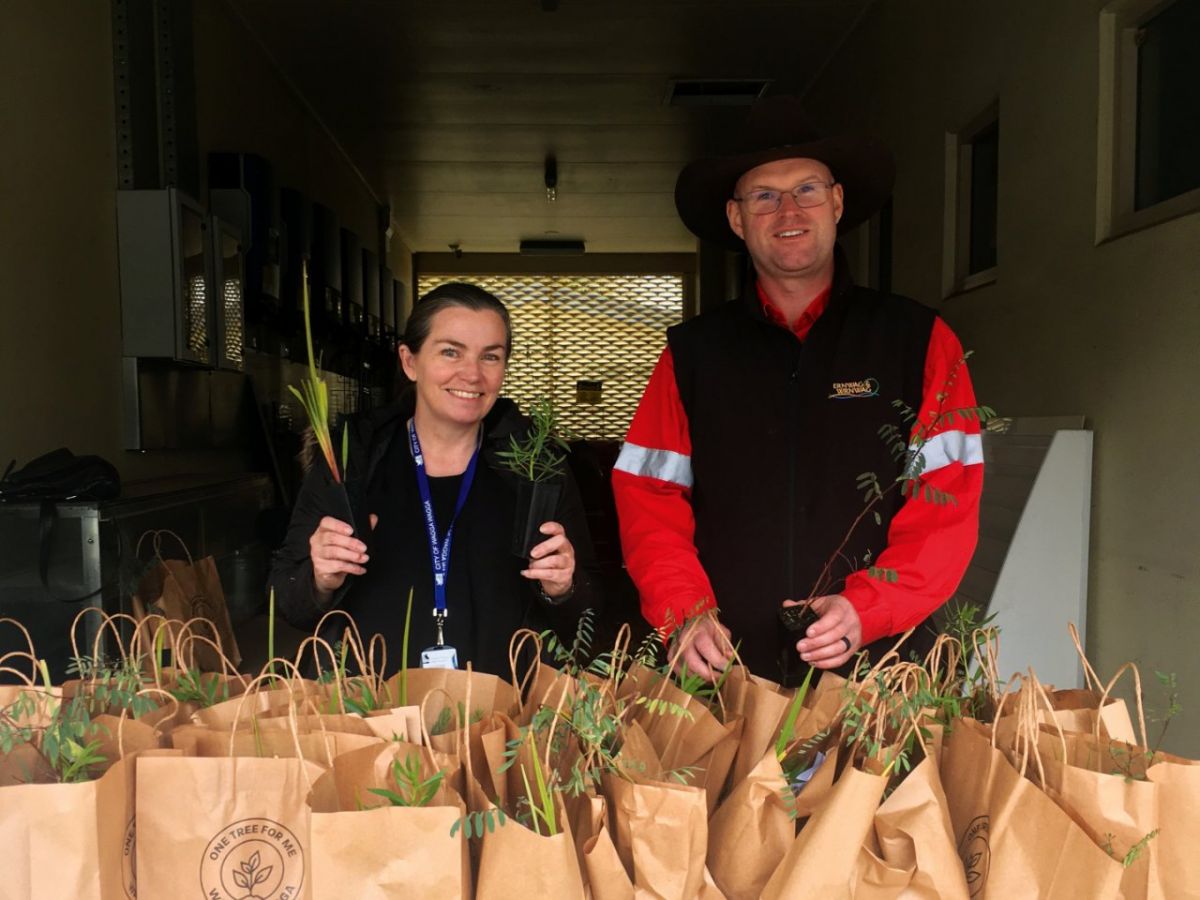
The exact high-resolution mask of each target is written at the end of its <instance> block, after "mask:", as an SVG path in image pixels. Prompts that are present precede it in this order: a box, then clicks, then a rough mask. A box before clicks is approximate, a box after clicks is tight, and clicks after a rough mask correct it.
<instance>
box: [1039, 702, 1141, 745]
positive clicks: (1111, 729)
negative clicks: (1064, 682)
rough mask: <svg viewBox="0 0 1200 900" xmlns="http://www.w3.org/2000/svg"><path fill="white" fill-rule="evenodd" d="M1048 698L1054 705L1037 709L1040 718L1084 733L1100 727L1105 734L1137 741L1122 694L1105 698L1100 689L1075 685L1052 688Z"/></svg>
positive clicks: (1128, 740) (1066, 728) (1121, 739)
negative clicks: (1068, 688)
mask: <svg viewBox="0 0 1200 900" xmlns="http://www.w3.org/2000/svg"><path fill="white" fill-rule="evenodd" d="M1049 699H1050V702H1051V704H1052V706H1053V708H1052V709H1041V710H1039V712H1038V715H1039V718H1040V720H1041V721H1043V722H1045V723H1046V724H1048V725H1054V724H1057V725H1058V726H1059V727H1060V728H1062V730H1063V731H1078V732H1082V733H1085V734H1092V733H1093V732H1095V731H1097V730H1099V732H1100V734H1102V735H1104V736H1105V737H1110V738H1112V739H1113V740H1117V741H1127V742H1129V743H1131V744H1132V743H1135V742H1136V740H1137V738H1136V737H1134V730H1133V721H1132V720H1131V719H1130V718H1129V708H1128V707H1127V706H1126V705H1125V701H1124V700H1122V699H1120V698H1119V697H1109V698H1107V699H1104V698H1103V695H1102V694H1101V692H1099V691H1094V690H1083V689H1079V688H1074V689H1070V690H1061V691H1050V692H1049ZM1102 704H1103V705H1102Z"/></svg>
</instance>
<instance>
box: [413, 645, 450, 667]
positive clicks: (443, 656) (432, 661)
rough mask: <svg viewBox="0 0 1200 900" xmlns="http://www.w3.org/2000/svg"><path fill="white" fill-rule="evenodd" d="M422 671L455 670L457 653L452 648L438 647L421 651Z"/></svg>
mask: <svg viewBox="0 0 1200 900" xmlns="http://www.w3.org/2000/svg"><path fill="white" fill-rule="evenodd" d="M421 668H422V669H457V668H458V651H457V650H455V649H454V648H453V647H446V646H443V645H438V646H436V647H429V648H428V649H425V650H422V651H421Z"/></svg>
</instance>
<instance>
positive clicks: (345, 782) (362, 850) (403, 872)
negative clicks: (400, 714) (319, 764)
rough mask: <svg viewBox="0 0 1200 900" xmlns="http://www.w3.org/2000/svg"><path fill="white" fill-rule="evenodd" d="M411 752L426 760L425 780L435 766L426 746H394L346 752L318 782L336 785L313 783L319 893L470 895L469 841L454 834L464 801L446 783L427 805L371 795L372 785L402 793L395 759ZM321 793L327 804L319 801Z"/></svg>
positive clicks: (315, 888) (316, 890)
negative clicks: (397, 803) (325, 788)
mask: <svg viewBox="0 0 1200 900" xmlns="http://www.w3.org/2000/svg"><path fill="white" fill-rule="evenodd" d="M410 754H416V755H417V757H418V758H420V759H422V766H421V768H422V777H423V778H426V777H429V776H430V775H431V774H432V773H433V772H434V771H435V765H434V763H433V761H432V760H431V759H430V758H429V756H428V750H426V749H425V748H422V747H420V746H419V745H416V744H409V743H392V744H386V745H380V746H376V747H364V748H361V749H359V750H355V751H351V752H349V753H345V754H342V755H341V756H339V757H338V758H337V759H336V760H335V761H334V765H333V768H332V769H331V770H330V771H329V772H327V773H326V774H325V775H323V776H322V778H321V779H320V780H321V781H326V782H332V787H331V790H330V791H329V792H324V791H321V790H320V786H319V785H318V786H317V787H314V790H313V795H312V799H311V800H310V803H311V805H312V809H313V813H312V838H313V839H312V849H313V862H312V875H313V896H314V897H317V898H322V897H355V898H359V897H362V898H388V897H392V898H402V897H403V898H410V897H411V898H429V900H440V898H443V897H447V898H451V900H454V898H461V900H466V898H469V897H470V896H471V867H470V859H469V856H468V854H467V843H466V839H465V837H464V836H463V834H462V831H461V830H458V831H457V832H456V834H455V835H454V836H451V833H450V832H451V830H452V829H453V828H454V824H455V822H457V821H459V819H460V818H461V817H462V816H463V814H464V813H465V812H466V807H465V806H464V804H463V802H462V800H461V798H459V797H458V796H457V795H455V794H453V792H451V791H448V790H446V789H445V788H444V787H443V788H441V789H440V790H439V791H438V793H437V795H435V797H434V798H433V800H432V801H431V802H430V803H429V805H427V806H423V807H400V806H391V805H389V804H388V801H387V800H385V799H384V798H382V797H379V796H377V795H375V794H372V793H371V789H372V788H385V789H388V790H392V791H396V792H399V791H400V788H399V786H398V785H397V784H396V782H395V781H394V780H393V778H392V763H393V761H394V760H395V759H397V758H405V757H407V756H408V755H410ZM444 784H445V781H444V780H443V785H444ZM321 794H325V796H326V798H327V799H326V800H325V802H324V804H322V803H320V802H318V801H317V800H316V798H317V797H318V796H320V795H321ZM330 795H332V796H330Z"/></svg>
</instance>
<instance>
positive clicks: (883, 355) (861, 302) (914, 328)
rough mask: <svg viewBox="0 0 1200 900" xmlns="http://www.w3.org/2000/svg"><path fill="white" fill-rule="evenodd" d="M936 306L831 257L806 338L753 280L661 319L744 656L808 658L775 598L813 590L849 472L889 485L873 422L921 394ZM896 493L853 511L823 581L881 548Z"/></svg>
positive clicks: (704, 515)
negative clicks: (718, 301)
mask: <svg viewBox="0 0 1200 900" xmlns="http://www.w3.org/2000/svg"><path fill="white" fill-rule="evenodd" d="M933 321H934V314H933V312H932V311H931V310H929V309H927V308H926V307H924V306H921V305H920V304H918V303H916V302H914V301H912V300H908V299H906V298H902V297H896V296H890V295H886V294H881V293H879V292H877V291H872V290H869V289H867V288H861V287H857V286H855V285H854V284H853V283H851V281H850V279H849V277H848V275H847V273H846V267H845V265H844V264H839V265H838V267H837V269H836V272H835V277H834V283H833V287H832V292H831V295H830V300H829V305H828V307H827V308H826V310H825V312H824V313H823V314H822V315H821V317H820V318H819V319H817V321H816V323H815V324H814V325H813V328H812V330H811V331H810V332H809V334H808V336H807V337H806V338H805V340H804V341H803V343H801V342H800V341H797V340H796V338H795V337H794V336H793V335H792V333H791V332H790V331H788V330H787V329H785V328H780V327H778V326H776V325H774V324H772V323H770V322H769V321H768V320H767V319H766V318H765V316H764V315H763V311H762V306H761V302H760V300H759V298H758V296H757V293H756V290H755V288H754V286H753V284H751V285H749V286H748V287H747V289H746V292H745V294H744V295H743V296H742V297H741V298H739V299H736V300H732V301H730V302H728V303H726V304H724V305H722V306H720V307H717V308H716V309H714V310H713V311H711V312H709V313H706V314H704V315H702V316H698V317H697V318H695V319H691V320H690V321H688V322H685V323H683V324H682V325H678V326H675V327H674V328H672V329H670V330H669V331H668V341H669V343H670V348H671V354H672V357H673V360H674V365H675V377H676V383H677V385H678V388H679V396H680V400H681V401H682V403H683V406H684V409H685V410H686V412H687V421H688V427H689V430H690V433H691V440H692V454H691V465H692V472H693V474H694V477H695V488H694V490H693V494H692V507H693V509H694V511H695V518H696V533H695V544H696V548H697V550H698V552H699V556H700V560H701V562H702V564H703V566H704V571H705V572H706V573H707V574H708V576H709V578H710V579H711V581H712V586H713V590H714V592H715V593H716V596H717V597H718V598H719V600H720V604H721V621H722V622H724V623H725V624H726V625H728V626H729V627H730V629H731V630H732V632H733V635H734V640H735V641H736V640H740V641H741V642H742V643H741V649H740V653H741V656H742V658H743V659H744V660H745V662H746V664H747V665H748V666H749V667H750V668H751V670H752V671H754V672H758V673H761V674H763V675H766V676H767V677H770V678H776V679H782V680H784V681H785V682H792V683H794V682H795V680H796V678H797V677H798V675H802V674H803V672H802V671H799V672H798V670H803V669H806V667H805V666H804V665H803V663H801V661H800V660H799V658H798V657H797V655H796V652H795V650H794V645H795V641H796V640H797V638H796V637H792V636H789V635H788V634H787V633H786V632H785V631H784V630H783V628H782V626H781V625H780V624H779V621H778V619H777V612H778V603H779V601H780V600H782V599H784V598H792V599H796V600H802V599H804V598H806V597H808V596H810V593H811V592H812V591H813V589H814V587H815V586H816V582H817V580H818V576H819V575H820V573H821V570H822V567H823V566H824V564H825V562H826V561H827V560H828V559H830V557H831V555H832V554H834V553H835V552H836V550H837V547H838V545H839V544H840V543H841V541H842V539H843V537H844V536H845V535H846V533H847V530H848V529H849V528H850V525H851V523H852V522H853V521H854V520H855V517H856V516H857V515H858V514H859V513H860V512H861V511H862V509H863V499H862V494H861V492H860V491H859V490H857V489H856V487H855V483H856V479H857V478H858V476H859V475H860V474H861V473H864V472H875V473H876V474H877V475H878V476H879V478H880V481H881V483H882V484H884V485H887V484H888V483H889V482H890V481H891V480H892V479H893V478H894V477H895V476H896V475H897V474H898V473H899V464H898V463H897V461H896V460H895V459H893V458H892V456H891V455H890V453H889V452H888V448H887V446H886V445H885V444H884V442H883V441H882V440H880V438H879V436H878V429H879V428H880V426H882V425H885V424H888V423H895V424H897V425H901V424H903V423H902V421H901V419H900V418H899V417H898V414H897V411H896V410H895V409H894V408H893V407H892V405H891V401H892V400H893V399H899V400H903V401H904V402H906V403H907V404H908V405H909V406H911V407H913V408H914V409H917V408H919V406H920V403H921V397H922V387H923V374H924V367H925V356H926V350H927V348H928V345H929V335H930V331H931V329H932V326H933ZM859 383H861V384H862V385H863V386H864V390H861V391H859V392H858V393H859V394H861V396H855V397H851V398H848V399H836V396H835V395H837V394H838V393H839V388H838V386H839V385H841V386H845V385H854V384H859ZM902 502H903V501H902V498H900V497H899V495H898V493H897V494H896V495H894V496H892V497H890V498H889V502H888V503H886V504H883V505H882V506H881V507H880V508H879V513H880V518H879V521H878V522H876V521H875V519H874V517H873V516H868V517H866V518H864V519H863V521H862V522H861V523H860V524H859V526H858V527H857V528H856V529H855V530H854V532H853V534H852V536H851V538H850V540H849V542H848V543H847V545H846V547H845V548H844V550H843V551H842V559H840V560H838V561H837V562H836V563H835V565H834V567H833V573H834V575H835V577H836V579H837V580H835V582H834V584H833V585H831V586H830V589H828V590H826V591H825V592H826V593H832V592H835V591H837V590H838V589H840V579H841V578H844V576H845V575H847V574H848V573H849V572H850V571H852V570H854V569H857V568H860V567H861V566H863V565H864V564H865V562H864V561H865V559H867V554H868V552H870V553H873V554H874V555H878V554H879V553H880V552H881V551H882V550H883V549H884V547H885V546H886V544H887V533H888V531H887V529H888V524H889V522H890V520H891V518H892V516H893V515H894V514H895V513H896V511H897V510H898V509H899V507H900V505H901V503H902ZM914 637H915V636H914ZM892 643H894V640H893V639H890V638H888V639H884V640H882V641H879V642H877V644H878V645H879V646H876V645H872V646H871V647H869V648H868V649H869V650H871V651H872V652H873V655H874V654H875V653H878V652H879V651H880V650H882V649H884V646H885V645H886V646H887V647H890V646H891V644H892ZM914 645H915V642H914V643H912V644H910V646H914Z"/></svg>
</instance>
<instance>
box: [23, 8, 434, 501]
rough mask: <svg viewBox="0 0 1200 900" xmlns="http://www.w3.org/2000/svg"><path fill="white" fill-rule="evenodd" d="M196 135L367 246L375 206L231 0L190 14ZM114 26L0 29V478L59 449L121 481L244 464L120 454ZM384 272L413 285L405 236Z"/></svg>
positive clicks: (50, 18)
mask: <svg viewBox="0 0 1200 900" xmlns="http://www.w3.org/2000/svg"><path fill="white" fill-rule="evenodd" d="M195 9H196V17H195V55H196V78H197V98H196V105H197V128H198V134H199V144H200V158H201V166H202V169H203V168H204V167H205V165H206V164H205V162H204V160H205V158H206V154H207V153H208V152H209V151H211V150H239V151H246V152H254V153H259V154H261V155H263V156H265V157H267V158H268V159H271V160H272V161H273V162H274V163H275V165H276V167H277V174H278V178H279V182H280V184H283V185H286V186H291V187H296V188H299V189H300V190H303V191H304V192H305V193H307V194H308V195H309V196H310V197H311V198H313V199H314V200H317V201H319V202H322V203H324V204H326V205H327V206H329V207H331V208H333V209H335V210H337V212H338V214H339V216H340V217H341V219H342V222H343V224H344V225H346V226H347V227H349V228H352V229H354V230H355V231H357V232H358V233H359V234H360V235H362V236H363V238H364V245H365V246H367V247H371V248H374V247H375V246H376V240H377V227H378V226H377V219H376V216H377V213H376V203H375V200H374V199H373V198H372V195H371V191H370V190H369V188H368V187H367V186H366V185H365V184H364V183H363V181H362V180H361V178H360V177H359V176H358V174H357V173H356V171H355V170H354V169H353V167H352V166H351V164H350V163H349V162H348V161H347V159H346V158H345V156H344V155H343V154H342V153H341V151H340V150H339V148H338V147H337V146H336V145H335V144H334V142H333V141H332V139H331V138H330V137H329V136H328V135H327V134H326V133H325V131H324V130H323V129H322V128H321V127H320V126H319V124H318V123H317V122H316V121H315V120H314V119H313V117H312V116H311V115H310V114H309V113H308V111H307V109H306V108H305V107H304V105H303V104H302V103H301V102H300V101H299V100H298V99H297V98H296V96H295V95H294V94H293V92H292V91H291V90H290V89H289V88H288V87H287V85H286V84H285V83H284V82H283V81H282V80H281V79H280V77H279V76H278V74H277V73H276V71H275V69H274V68H273V66H272V65H271V64H270V62H269V61H268V60H266V59H265V57H264V56H263V54H262V51H261V49H260V48H259V45H258V44H257V43H256V42H255V41H254V40H253V39H252V38H251V37H250V36H249V35H248V33H247V32H246V31H245V29H244V28H243V27H242V25H241V23H240V22H239V21H238V20H237V19H236V18H235V17H234V16H233V15H232V13H231V12H230V11H229V8H228V6H227V5H226V4H225V3H222V2H215V0H214V2H203V3H196V4H195ZM113 103H114V101H113V59H112V24H111V11H110V7H109V4H108V3H104V2H87V3H78V2H73V0H16V2H9V3H6V4H5V5H4V22H3V27H2V28H0V121H3V122H5V123H7V124H6V127H5V132H4V139H3V141H0V197H3V201H4V214H3V215H2V216H0V384H3V385H4V386H5V390H3V391H0V455H3V456H4V459H3V460H0V467H3V465H5V464H7V461H8V459H9V458H10V457H15V458H16V459H17V460H18V462H24V461H27V460H28V459H29V458H31V457H32V456H35V455H37V454H40V453H43V452H45V451H47V450H50V449H53V448H54V447H58V446H64V445H65V446H68V447H70V448H71V449H72V450H74V451H75V452H77V453H99V454H102V455H104V456H106V457H108V458H109V459H111V460H113V461H114V462H116V463H117V465H118V467H119V468H120V469H121V472H122V475H123V477H125V478H126V479H133V478H144V477H151V476H156V475H162V474H171V473H179V472H201V471H203V472H233V471H239V470H242V469H244V468H245V466H246V461H245V459H244V458H243V457H242V455H241V454H238V453H224V452H205V453H200V452H151V453H145V454H136V453H130V452H127V451H124V450H122V449H121V370H120V362H121V313H120V296H119V284H118V267H117V239H116V163H115V159H114V153H115V131H114V105H113ZM390 249H391V252H390V254H389V261H390V263H391V266H392V269H393V272H394V273H395V274H396V277H398V278H401V279H403V280H405V281H406V283H408V284H411V280H412V263H411V254H410V253H409V252H408V250H407V248H406V247H405V246H404V244H403V242H402V240H401V239H400V238H399V237H398V236H397V237H396V238H394V239H393V240H392V243H391V248H390Z"/></svg>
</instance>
